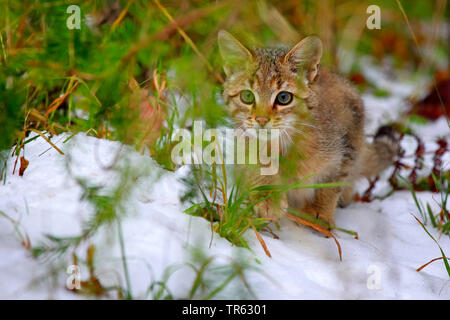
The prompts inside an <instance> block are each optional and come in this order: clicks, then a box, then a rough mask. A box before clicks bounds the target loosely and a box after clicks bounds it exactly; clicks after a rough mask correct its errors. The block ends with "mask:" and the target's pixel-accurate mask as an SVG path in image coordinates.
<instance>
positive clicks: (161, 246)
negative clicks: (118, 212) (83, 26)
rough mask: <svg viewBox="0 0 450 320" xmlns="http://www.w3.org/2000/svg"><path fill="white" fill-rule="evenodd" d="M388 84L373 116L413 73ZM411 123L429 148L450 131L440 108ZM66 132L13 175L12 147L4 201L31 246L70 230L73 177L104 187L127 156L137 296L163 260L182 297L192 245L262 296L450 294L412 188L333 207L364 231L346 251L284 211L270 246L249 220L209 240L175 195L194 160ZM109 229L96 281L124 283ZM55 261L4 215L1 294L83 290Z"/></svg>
mask: <svg viewBox="0 0 450 320" xmlns="http://www.w3.org/2000/svg"><path fill="white" fill-rule="evenodd" d="M366 76H367V77H369V76H370V75H366ZM385 81H388V80H385ZM386 87H387V88H388V89H389V90H390V91H391V92H392V96H391V97H390V98H376V97H373V96H369V95H364V96H363V99H364V101H365V103H366V107H367V112H368V115H367V117H368V119H369V120H370V121H369V122H368V126H369V127H370V128H372V127H373V128H375V127H376V125H377V124H379V123H380V122H381V121H386V118H389V117H392V118H395V116H396V115H398V113H399V112H401V111H403V110H404V108H405V102H404V99H403V98H404V97H405V96H406V95H407V94H408V92H409V93H410V92H411V91H412V90H415V89H414V86H412V85H411V84H408V83H407V84H405V85H404V86H400V85H397V86H390V85H389V83H386ZM386 115H387V116H386ZM418 129H419V130H420V134H421V135H422V136H423V137H424V140H425V141H426V146H427V148H428V147H429V148H430V149H434V148H435V147H436V146H435V145H434V144H433V140H434V138H435V137H436V136H439V135H440V136H446V137H447V139H448V138H449V130H448V127H447V124H446V123H445V120H444V119H440V120H439V121H438V122H435V123H430V124H427V125H423V126H420V127H419V128H418ZM368 130H369V131H370V129H368ZM67 137H68V135H66V134H62V135H59V136H55V137H53V138H52V142H53V143H54V144H55V145H56V146H58V147H59V148H60V149H61V150H63V151H64V153H65V155H61V154H59V153H58V152H56V150H55V149H53V148H51V147H50V146H49V144H48V143H47V142H46V141H45V140H43V139H42V138H40V137H39V138H37V139H36V140H34V141H32V142H30V143H29V144H27V145H26V148H25V157H26V158H27V159H28V160H29V161H30V163H29V166H28V168H27V169H26V171H25V173H24V175H23V177H19V176H18V175H17V172H16V174H15V175H12V167H13V165H14V160H15V159H13V158H10V160H9V161H8V174H7V177H6V183H5V184H4V185H3V184H1V185H0V211H2V212H4V213H5V214H6V215H8V216H9V217H10V218H11V219H14V220H15V221H17V222H18V223H19V224H18V226H17V227H18V228H19V230H20V232H21V233H22V234H26V235H28V236H29V239H30V243H31V247H35V246H38V245H39V244H40V243H41V242H42V241H44V240H45V235H46V234H50V235H53V236H58V237H67V236H77V235H79V234H80V233H81V231H82V228H83V226H84V224H85V222H86V221H87V220H88V218H89V216H90V215H91V214H92V211H93V208H92V207H91V205H90V204H89V203H87V201H85V200H82V199H81V198H82V188H81V187H80V185H79V184H78V183H77V181H76V179H83V180H84V181H85V182H87V183H88V184H89V185H91V186H103V187H104V190H103V191H102V192H104V193H105V194H108V191H110V190H113V189H114V187H115V186H116V184H117V183H120V176H119V173H118V172H119V171H118V170H114V166H113V167H111V164H113V163H116V164H117V166H118V167H122V168H123V167H125V166H127V165H129V166H131V167H132V168H134V169H135V170H137V172H134V173H133V174H135V175H136V179H135V183H134V184H133V188H132V190H131V193H130V195H129V197H128V199H127V201H126V203H125V204H124V206H123V207H124V212H126V216H125V217H124V218H123V220H122V227H123V238H124V242H125V252H126V256H127V257H128V268H129V274H130V280H131V288H132V293H133V296H134V297H135V298H143V297H145V291H146V290H147V288H148V286H149V284H150V283H151V282H152V281H153V280H161V279H163V273H164V270H166V268H167V267H169V266H174V265H183V264H184V265H183V266H184V267H181V268H180V269H179V270H178V271H176V272H175V273H174V274H173V276H172V277H171V278H169V280H168V282H167V284H168V287H169V289H170V291H171V292H172V294H173V295H174V296H175V297H176V298H184V297H187V296H188V292H189V290H190V288H191V286H192V283H193V281H194V277H195V273H194V272H193V271H192V269H190V268H189V267H187V266H186V265H185V263H186V261H189V259H190V255H189V250H188V248H189V247H194V248H199V249H202V250H203V252H204V253H205V254H206V255H208V256H215V257H216V260H214V261H215V262H214V263H215V264H217V266H227V265H229V264H230V259H238V260H240V261H245V262H247V263H248V264H251V265H252V266H254V267H255V268H256V269H254V270H248V271H246V274H245V275H246V279H247V281H248V284H249V286H250V288H251V289H252V291H253V293H254V294H255V295H256V298H258V299H422V298H423V299H449V298H450V282H449V277H448V274H447V273H446V270H445V268H444V266H443V263H442V261H437V262H434V263H433V264H431V265H429V266H428V267H427V268H425V269H424V270H422V271H421V272H417V271H416V269H417V268H418V267H420V266H421V265H423V264H424V263H426V262H428V261H429V260H431V259H433V258H437V257H439V256H441V253H440V251H439V248H438V246H437V245H436V243H434V242H433V241H432V239H431V238H430V237H429V236H428V235H427V234H426V233H425V232H424V230H423V229H422V228H421V227H420V225H419V224H418V223H417V221H415V219H414V218H413V216H412V215H411V213H413V214H415V215H416V216H418V217H420V216H419V213H418V212H417V209H416V206H415V204H414V201H413V198H412V197H411V194H410V193H409V192H406V191H400V192H396V193H394V194H393V195H392V196H391V197H389V198H387V199H385V200H383V201H380V200H376V201H373V202H372V203H354V204H351V205H350V206H349V207H347V208H345V209H337V212H336V224H337V226H338V227H341V228H345V229H350V230H354V231H357V232H358V234H359V239H354V238H353V237H352V236H351V235H349V234H346V233H342V232H337V233H336V235H337V237H338V240H339V242H340V244H341V247H342V251H343V261H340V260H339V256H338V252H337V249H336V245H335V243H334V241H333V240H332V239H327V238H324V237H323V236H321V235H319V234H317V233H314V232H312V231H310V230H309V229H306V228H304V227H302V226H298V225H296V224H295V223H293V222H292V221H290V220H287V219H283V220H282V221H281V223H280V230H276V228H272V230H274V232H275V233H276V234H277V235H278V236H279V239H275V238H274V237H273V236H272V235H271V234H269V233H265V232H262V237H263V239H264V241H265V242H266V244H267V247H268V249H269V250H270V253H271V255H272V257H271V258H269V257H268V256H266V254H265V253H264V251H263V249H262V247H261V245H260V243H259V242H258V240H257V238H256V236H255V234H254V233H253V232H251V231H249V232H248V233H247V234H246V238H247V239H248V242H249V245H250V247H251V248H252V250H248V249H245V248H237V247H233V246H231V244H230V243H229V242H228V241H227V240H225V239H223V238H220V237H219V236H218V235H217V234H213V239H212V241H211V236H212V234H211V228H210V224H209V223H208V222H207V221H206V220H204V219H202V218H198V217H191V216H189V215H187V214H185V213H183V210H184V209H185V207H183V206H182V204H181V203H180V201H179V195H180V194H181V192H182V191H183V188H184V185H183V184H182V183H181V182H180V181H179V178H180V177H182V176H184V175H185V173H186V172H187V170H189V168H187V167H182V168H180V169H179V170H177V171H176V172H175V173H172V172H163V171H164V170H162V169H160V168H159V167H158V165H157V164H156V163H155V162H154V161H153V160H152V159H151V158H150V157H149V156H148V155H141V154H138V153H136V152H134V151H133V150H131V149H130V148H129V147H125V146H122V145H121V144H120V143H118V142H113V141H108V140H102V139H97V138H93V137H89V136H86V135H85V134H77V135H76V136H74V137H73V138H72V139H70V140H69V141H68V142H66V143H63V142H64V140H66V139H67ZM404 147H405V148H406V149H408V150H407V152H408V153H413V151H414V145H413V142H412V141H411V142H410V143H408V141H406V142H405V146H404ZM116 155H118V156H117V157H116ZM115 160H117V161H115ZM426 160H427V161H428V162H429V160H430V159H426ZM449 160H450V159H449V155H448V154H447V155H445V157H444V161H445V163H447V164H448V162H449ZM388 174H389V172H386V173H385V175H386V176H387V175H388ZM366 186H367V183H366V182H364V181H362V182H361V183H360V184H359V186H358V188H359V190H364V188H365V187H366ZM386 188H387V185H386V184H383V183H380V184H379V186H378V187H377V190H376V191H375V192H378V193H379V194H383V193H384V191H386V190H384V189H386ZM433 197H437V195H433V194H431V193H429V192H422V193H418V198H419V199H420V200H421V201H422V202H423V203H426V202H428V203H429V204H430V205H431V207H432V209H434V211H437V208H438V206H437V204H436V202H435V201H434V200H433ZM428 229H429V230H430V232H431V233H432V234H433V236H434V237H435V238H436V239H438V241H439V243H440V246H441V247H442V248H443V250H444V251H445V252H446V253H447V254H449V252H450V239H449V237H448V236H441V237H439V234H438V232H437V231H436V229H434V228H431V226H430V227H429V228H428ZM116 234H117V230H116V228H115V226H114V225H113V226H111V227H106V228H102V229H101V230H100V231H99V232H98V233H97V234H96V235H95V236H94V238H93V239H91V242H92V243H95V245H96V249H97V250H96V255H95V261H96V263H95V265H96V274H97V276H98V277H99V278H100V280H101V281H102V283H103V284H113V283H117V281H119V280H118V279H120V281H121V282H122V285H123V286H125V285H124V284H123V282H124V278H123V269H122V262H121V251H120V246H119V241H118V239H117V236H116ZM85 250H86V247H83V245H82V246H80V248H78V250H77V254H78V255H79V256H80V257H84V256H85V255H84V251H85ZM57 261H58V260H57V259H35V258H33V257H32V255H31V253H30V251H29V250H27V249H26V248H25V247H24V246H23V245H22V244H21V241H20V239H19V237H18V233H17V231H16V229H15V228H14V224H13V223H12V222H11V221H10V220H8V219H6V218H4V217H2V216H0V298H3V299H5V298H6V299H24V298H32V299H47V298H56V299H79V298H82V297H81V296H79V295H76V294H73V293H72V292H70V291H68V290H67V289H66V288H65V285H66V280H67V277H68V276H69V275H68V274H65V273H64V272H59V273H58V274H57V275H56V276H52V274H54V272H52V271H53V270H65V269H66V268H67V266H68V265H69V264H70V263H71V262H70V260H65V261H63V262H61V261H60V262H57ZM58 263H59V264H61V263H62V264H63V265H62V266H61V265H58ZM58 268H59V269H58ZM87 277H88V273H87V270H85V269H82V270H81V279H82V280H85V279H86V278H87ZM239 290H241V291H239ZM236 292H237V293H236ZM243 292H245V291H242V285H241V282H240V280H238V279H236V280H234V281H233V282H232V283H231V284H230V285H229V286H228V287H227V288H226V289H225V290H224V291H222V292H221V293H220V294H219V295H217V296H215V298H225V299H226V298H245V297H247V298H251V296H249V295H247V296H246V295H245V293H243Z"/></svg>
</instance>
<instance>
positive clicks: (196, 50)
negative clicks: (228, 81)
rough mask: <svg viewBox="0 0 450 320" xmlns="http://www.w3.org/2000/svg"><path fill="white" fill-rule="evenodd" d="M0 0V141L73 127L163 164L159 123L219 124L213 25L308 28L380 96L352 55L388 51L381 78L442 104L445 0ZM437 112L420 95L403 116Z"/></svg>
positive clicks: (279, 35)
mask: <svg viewBox="0 0 450 320" xmlns="http://www.w3.org/2000/svg"><path fill="white" fill-rule="evenodd" d="M69 5H76V6H78V8H79V14H80V21H79V22H80V23H79V29H78V28H75V29H70V28H69V27H68V26H69V24H71V23H72V24H73V23H74V22H76V20H73V19H75V18H74V16H73V14H74V11H69V12H68V10H67V9H68V7H69ZM369 5H377V6H379V8H380V16H381V20H380V24H381V25H380V27H381V29H372V30H370V29H368V28H367V26H366V22H367V20H368V18H369V16H371V14H372V13H367V8H368V7H369ZM2 8H4V9H2V10H1V12H0V26H1V27H0V28H1V29H0V51H1V52H0V110H1V111H0V149H8V148H10V147H12V146H13V145H15V144H18V145H19V146H23V142H24V141H26V137H27V136H28V135H29V133H30V132H31V130H32V129H34V130H38V131H39V132H45V133H49V134H51V135H53V134H57V133H60V132H65V131H70V132H74V133H75V132H79V131H85V132H89V134H91V135H94V136H96V137H102V138H108V139H113V140H119V141H123V142H125V143H127V144H130V145H133V146H135V147H136V148H137V149H139V150H142V149H143V148H145V147H147V148H149V149H150V150H151V153H152V155H153V156H154V157H155V158H156V159H157V160H158V161H159V162H160V163H161V164H162V165H163V166H165V167H166V168H168V169H173V168H172V164H171V162H170V159H168V156H169V155H170V153H168V151H167V150H168V149H170V146H171V141H170V138H169V135H168V133H170V131H171V128H173V127H174V126H176V127H187V128H189V126H190V124H191V122H192V120H193V119H204V120H205V121H206V123H207V126H217V125H220V124H225V123H226V116H227V114H226V110H225V108H224V106H223V103H222V101H221V98H220V96H221V82H222V81H223V77H224V74H223V72H222V67H221V61H220V58H219V54H218V49H217V41H216V38H217V32H218V30H220V29H226V30H228V31H229V32H231V33H232V34H234V35H235V36H236V37H237V38H238V39H240V40H241V41H242V42H243V43H245V44H246V45H248V46H250V47H251V46H254V45H256V46H264V45H266V46H271V45H272V46H273V45H277V44H281V43H283V44H287V45H293V44H295V43H296V42H297V41H299V40H300V39H302V38H303V37H305V36H306V35H310V34H317V35H319V36H320V37H321V39H322V41H323V43H324V57H323V60H322V64H323V65H326V66H327V67H329V68H332V69H334V70H336V71H339V72H341V73H342V74H344V75H345V76H347V77H348V79H349V80H350V81H352V82H353V83H354V84H356V85H358V88H359V89H360V91H361V92H364V91H365V90H372V91H373V92H375V93H376V94H377V95H380V96H382V95H385V94H387V93H386V92H384V91H383V90H382V89H379V88H377V87H376V85H375V87H374V84H373V83H370V81H368V80H367V79H365V77H364V75H363V74H361V72H360V67H361V61H360V59H359V57H361V56H369V57H370V58H371V61H373V62H374V63H375V64H380V65H381V64H382V63H383V61H385V60H386V58H388V59H389V63H388V64H387V67H386V65H385V69H387V71H388V72H390V73H391V74H392V75H393V76H395V72H396V71H395V69H397V68H401V69H408V70H411V71H412V72H413V74H414V73H420V74H425V75H427V76H428V77H429V79H430V88H432V87H433V86H434V84H436V85H437V86H438V87H439V90H440V91H441V92H440V95H441V98H442V99H444V100H445V99H446V100H445V101H444V103H445V104H446V106H447V108H448V99H449V98H448V95H449V82H448V81H449V80H448V77H449V75H448V43H449V32H448V28H449V27H448V17H449V10H448V3H447V1H446V0H436V1H420V0H412V1H395V0H383V1H380V0H377V1H375V0H374V1H356V0H355V1H351V0H349V1H341V0H323V1H308V0H302V1H299V0H292V1H290V0H283V1H234V0H230V1H194V0H192V1H191V0H180V1H158V0H155V1H139V0H135V1H133V0H129V1H126V0H122V1H119V0H109V1H101V0H97V1H36V0H25V1H13V0H2ZM434 81H436V82H435V83H434ZM431 91H432V90H431V89H430V92H431ZM421 98H424V93H423V92H418V93H417V95H416V96H412V97H411V99H412V104H416V103H417V102H419V100H420V99H421ZM417 108H418V107H417V106H416V109H417ZM422 109H423V110H422ZM442 112H443V109H442V107H441V106H439V103H438V104H437V106H436V103H435V104H434V105H433V103H432V104H431V106H430V105H429V104H427V105H426V106H422V108H421V110H419V111H417V110H416V111H415V114H416V115H417V114H419V116H424V117H428V118H432V119H433V118H436V117H438V116H440V115H442Z"/></svg>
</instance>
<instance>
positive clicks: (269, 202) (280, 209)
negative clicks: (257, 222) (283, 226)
mask: <svg viewBox="0 0 450 320" xmlns="http://www.w3.org/2000/svg"><path fill="white" fill-rule="evenodd" d="M279 183H280V179H279V176H278V175H274V176H260V177H259V178H258V179H255V180H254V182H253V187H256V186H264V185H278V184H279ZM272 192H274V191H260V192H257V193H254V194H252V195H251V196H250V199H251V201H252V203H254V202H256V201H259V200H260V199H262V198H265V197H266V196H269V195H271V194H272ZM254 208H255V211H256V213H257V214H258V216H259V217H261V218H274V219H280V218H282V217H283V216H284V215H285V213H286V212H287V208H288V201H287V196H286V194H285V193H282V194H279V195H274V196H272V197H270V198H268V199H265V200H263V201H261V202H259V203H258V204H256V205H255V207H254Z"/></svg>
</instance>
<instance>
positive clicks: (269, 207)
mask: <svg viewBox="0 0 450 320" xmlns="http://www.w3.org/2000/svg"><path fill="white" fill-rule="evenodd" d="M287 207H288V203H287V200H286V199H284V198H283V199H281V200H280V201H279V203H276V202H275V201H273V200H271V199H266V200H264V201H261V202H260V203H258V204H257V205H255V210H256V213H257V214H258V216H259V217H260V218H273V219H277V220H278V219H280V218H282V217H283V216H284V215H285V214H286V212H287Z"/></svg>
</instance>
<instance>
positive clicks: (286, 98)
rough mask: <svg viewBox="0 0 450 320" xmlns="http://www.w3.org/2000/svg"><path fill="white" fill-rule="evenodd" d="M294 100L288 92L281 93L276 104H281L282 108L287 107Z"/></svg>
mask: <svg viewBox="0 0 450 320" xmlns="http://www.w3.org/2000/svg"><path fill="white" fill-rule="evenodd" d="M292 99H293V95H292V93H290V92H287V91H281V92H280V93H279V94H278V95H277V98H276V99H275V103H276V104H279V105H281V106H285V105H287V104H289V103H291V102H292Z"/></svg>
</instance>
